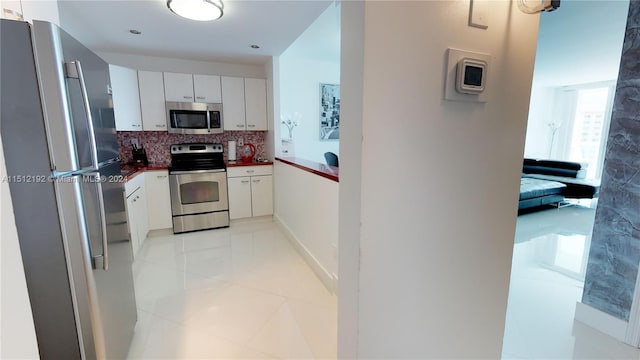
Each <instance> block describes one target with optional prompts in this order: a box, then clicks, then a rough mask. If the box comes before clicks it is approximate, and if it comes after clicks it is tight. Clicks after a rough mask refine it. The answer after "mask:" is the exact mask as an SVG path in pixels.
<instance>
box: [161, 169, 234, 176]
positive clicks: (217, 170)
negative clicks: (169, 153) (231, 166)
mask: <svg viewBox="0 0 640 360" xmlns="http://www.w3.org/2000/svg"><path fill="white" fill-rule="evenodd" d="M221 172H227V170H225V169H210V170H187V171H171V172H170V173H169V175H189V174H205V173H221Z"/></svg>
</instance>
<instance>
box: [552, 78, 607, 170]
mask: <svg viewBox="0 0 640 360" xmlns="http://www.w3.org/2000/svg"><path fill="white" fill-rule="evenodd" d="M614 92H615V87H614V83H613V82H607V83H597V84H590V85H582V86H575V87H563V88H562V89H561V91H560V92H559V93H557V94H558V98H557V101H558V102H559V105H560V107H561V108H563V109H564V111H563V113H564V114H565V115H564V116H565V119H563V120H564V121H563V122H566V123H567V124H566V126H562V127H560V129H559V130H560V131H559V133H558V147H557V148H556V157H557V158H560V159H565V160H569V161H576V162H583V163H587V164H589V165H588V167H587V175H586V178H587V179H599V178H600V176H601V174H602V164H603V162H604V154H605V147H606V144H607V136H608V134H609V122H610V120H611V111H612V108H613V107H612V103H613V95H614Z"/></svg>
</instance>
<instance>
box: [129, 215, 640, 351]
mask: <svg viewBox="0 0 640 360" xmlns="http://www.w3.org/2000/svg"><path fill="white" fill-rule="evenodd" d="M594 215H595V210H594V209H589V208H586V207H578V206H571V207H566V208H561V209H552V210H547V211H542V212H536V213H532V214H527V215H521V216H519V217H518V225H517V228H516V239H515V247H514V255H513V266H512V274H511V284H510V291H509V305H508V308H507V316H506V326H505V337H504V346H503V358H505V359H640V351H639V350H638V349H633V348H631V347H629V346H627V345H624V344H622V343H620V342H618V341H616V340H614V339H612V338H610V337H608V336H606V335H604V334H601V333H599V332H598V331H596V330H594V329H592V328H590V327H588V326H586V325H583V324H581V323H579V322H576V321H574V319H573V318H574V312H575V304H576V302H577V301H579V300H580V298H581V296H582V287H583V280H584V267H585V266H586V256H587V255H588V250H589V242H590V238H591V228H592V224H593V217H594ZM134 276H135V285H136V296H137V301H138V313H139V319H138V325H137V328H136V333H135V336H134V339H133V343H132V345H131V350H130V352H129V358H130V359H154V358H165V359H216V358H224V359H233V358H235V359H278V358H282V359H284V358H289V359H311V358H317V359H319V358H322V359H326V358H335V357H336V342H337V330H336V328H337V325H336V319H337V316H336V313H337V305H336V298H335V296H333V295H332V294H330V293H329V292H328V291H327V290H326V289H325V288H324V286H323V285H322V283H321V282H320V281H319V280H318V278H317V277H316V276H315V275H314V274H313V272H312V271H311V269H310V268H309V267H308V266H307V265H306V263H305V262H304V261H303V260H302V258H301V257H300V256H299V255H298V253H297V252H296V251H295V249H294V248H293V247H292V246H291V245H290V244H289V242H288V240H287V239H286V238H285V237H284V235H283V234H282V233H281V232H280V230H279V229H278V228H277V227H276V226H275V225H274V224H273V222H272V221H271V220H265V219H258V220H253V221H246V222H240V223H234V224H233V226H232V227H231V228H228V229H218V230H211V231H203V232H195V233H189V234H184V235H167V236H161V237H152V238H149V239H147V240H146V242H145V244H144V246H143V248H142V250H141V252H140V253H139V255H138V258H137V260H136V262H135V264H134Z"/></svg>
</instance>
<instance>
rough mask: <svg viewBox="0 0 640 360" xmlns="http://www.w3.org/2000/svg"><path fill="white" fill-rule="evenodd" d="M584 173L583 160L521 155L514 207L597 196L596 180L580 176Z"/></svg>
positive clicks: (584, 165) (585, 165) (585, 168)
mask: <svg viewBox="0 0 640 360" xmlns="http://www.w3.org/2000/svg"><path fill="white" fill-rule="evenodd" d="M586 173H587V164H583V163H577V162H570V161H559V160H539V159H524V161H523V164H522V177H521V180H520V202H519V204H518V209H520V210H522V209H528V208H533V207H539V206H542V205H549V204H560V203H561V202H562V201H563V200H564V198H574V199H594V198H597V197H598V194H599V191H600V182H599V181H595V180H586V179H584V177H585V175H586Z"/></svg>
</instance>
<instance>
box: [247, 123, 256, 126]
mask: <svg viewBox="0 0 640 360" xmlns="http://www.w3.org/2000/svg"><path fill="white" fill-rule="evenodd" d="M247 126H248V127H256V126H255V125H252V124H247Z"/></svg>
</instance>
